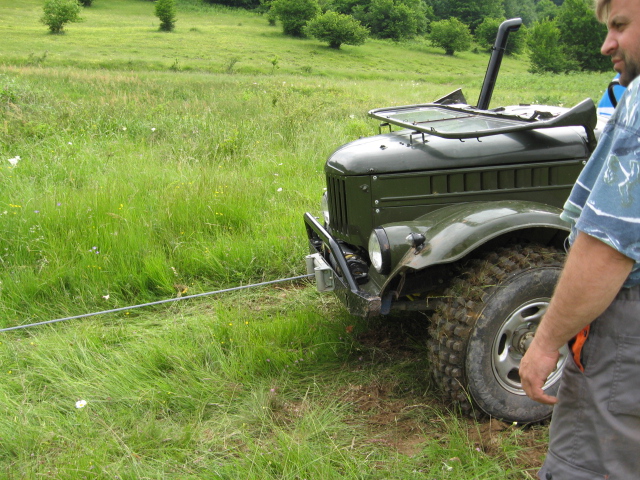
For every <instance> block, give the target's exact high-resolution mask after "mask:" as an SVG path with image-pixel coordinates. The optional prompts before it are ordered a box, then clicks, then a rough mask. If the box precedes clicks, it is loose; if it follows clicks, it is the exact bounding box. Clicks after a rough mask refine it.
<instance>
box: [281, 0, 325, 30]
mask: <svg viewBox="0 0 640 480" xmlns="http://www.w3.org/2000/svg"><path fill="white" fill-rule="evenodd" d="M271 9H272V10H273V13H274V14H275V16H276V17H277V18H278V20H280V23H282V31H283V32H284V34H285V35H291V36H294V37H302V36H304V27H305V26H306V25H307V22H309V20H311V19H312V18H314V17H316V16H317V15H318V13H320V6H319V5H318V0H274V1H273V3H272V4H271Z"/></svg>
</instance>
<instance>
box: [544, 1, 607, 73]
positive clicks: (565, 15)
mask: <svg viewBox="0 0 640 480" xmlns="http://www.w3.org/2000/svg"><path fill="white" fill-rule="evenodd" d="M556 20H557V22H558V23H557V25H558V30H559V31H560V42H561V43H562V45H563V46H564V50H565V52H566V53H567V55H568V56H569V57H570V58H571V59H572V60H574V61H575V62H577V64H578V67H579V68H580V69H582V70H595V71H601V72H605V71H609V70H611V60H610V59H609V57H606V56H604V55H602V54H601V53H600V45H601V44H602V39H603V38H604V37H605V36H606V35H607V27H606V26H605V25H603V24H601V23H600V22H599V21H598V20H597V19H596V16H595V14H594V12H593V7H592V2H591V1H590V0H565V1H564V3H563V4H562V6H561V7H560V9H559V13H558V16H557V17H556Z"/></svg>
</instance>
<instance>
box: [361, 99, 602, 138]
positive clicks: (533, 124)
mask: <svg viewBox="0 0 640 480" xmlns="http://www.w3.org/2000/svg"><path fill="white" fill-rule="evenodd" d="M369 115H370V116H371V117H373V118H375V119H376V120H381V121H382V122H384V123H383V124H382V125H381V126H387V125H396V126H399V127H402V128H408V129H411V130H413V131H414V133H416V134H423V140H424V134H429V135H435V136H437V137H442V138H450V139H458V140H464V139H468V138H480V137H488V136H491V135H499V134H503V133H513V132H521V131H525V130H533V129H540V128H553V127H570V126H580V127H583V128H584V129H585V131H586V133H587V139H588V142H589V145H590V147H593V146H595V143H596V138H595V135H594V133H593V129H594V128H595V126H596V123H597V115H596V109H595V105H594V104H593V101H592V100H591V99H586V100H583V101H582V102H580V103H579V104H578V105H576V106H575V107H573V108H571V109H570V110H567V111H565V112H563V113H559V114H558V113H551V112H539V111H535V112H534V113H533V114H532V115H531V116H529V117H522V116H519V115H513V114H508V113H502V110H501V109H495V110H478V109H477V108H474V107H470V106H468V105H459V106H454V105H442V104H439V103H437V102H436V103H428V104H423V105H408V106H403V107H390V108H378V109H375V110H371V111H370V112H369Z"/></svg>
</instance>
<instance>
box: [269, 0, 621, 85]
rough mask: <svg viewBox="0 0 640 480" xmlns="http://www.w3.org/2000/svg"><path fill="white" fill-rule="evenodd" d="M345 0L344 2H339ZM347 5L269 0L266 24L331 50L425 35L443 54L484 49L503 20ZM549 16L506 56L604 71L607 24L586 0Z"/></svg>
mask: <svg viewBox="0 0 640 480" xmlns="http://www.w3.org/2000/svg"><path fill="white" fill-rule="evenodd" d="M343 1H345V0H343ZM366 1H367V2H368V3H359V4H352V5H351V6H350V8H349V9H347V8H345V7H344V5H343V4H336V5H339V6H341V7H342V9H343V10H345V9H346V10H350V12H351V13H349V14H348V13H345V12H344V11H343V12H341V11H338V10H337V9H332V8H329V9H325V12H324V13H321V12H322V10H323V8H322V7H321V6H320V4H319V2H318V0H268V3H266V4H265V5H266V6H268V10H267V11H266V13H267V17H268V18H269V21H270V23H272V24H274V23H275V21H276V19H277V20H279V21H280V22H281V24H282V28H283V32H284V33H285V34H287V35H293V36H304V35H310V36H313V37H315V38H318V39H320V40H322V41H326V42H328V43H329V45H330V46H331V47H333V48H339V47H340V45H341V44H348V45H360V44H362V43H363V42H364V41H365V39H366V38H367V36H368V35H371V36H373V37H376V38H389V39H393V40H397V41H401V40H405V39H409V38H413V37H416V36H425V37H426V38H428V39H429V40H430V41H431V44H432V45H433V46H436V47H438V48H442V49H444V50H445V53H446V54H447V55H453V54H454V53H455V52H461V51H465V50H468V49H470V48H471V45H472V43H473V42H474V41H475V43H476V44H478V45H479V47H480V48H482V49H485V50H489V49H491V47H492V45H493V41H494V39H495V36H496V33H497V31H498V27H499V25H500V23H501V22H502V21H503V20H504V18H490V17H487V18H484V19H483V20H482V22H480V23H479V24H478V25H476V26H475V28H474V29H473V33H472V29H471V27H470V26H469V25H467V24H465V23H463V22H462V21H460V20H459V19H457V18H456V17H450V18H447V19H444V20H439V21H433V20H431V18H432V16H433V10H432V9H431V8H430V7H429V5H427V4H426V3H424V1H422V0H366ZM553 12H554V17H553V18H552V17H551V16H549V17H546V18H543V19H542V20H538V21H536V22H534V23H533V24H532V25H531V26H530V27H528V28H527V27H525V26H523V27H522V28H521V29H520V30H519V31H518V32H517V33H515V34H512V36H511V37H510V40H509V44H508V46H507V54H514V53H522V52H523V51H524V50H525V49H528V51H529V53H530V59H531V69H530V70H531V72H534V73H537V72H546V71H550V72H554V73H560V72H568V71H572V70H592V71H606V70H609V69H610V68H611V65H610V62H609V60H608V59H607V58H606V57H604V56H602V55H601V54H600V51H599V50H600V48H599V47H600V43H601V41H602V39H604V36H605V35H606V27H605V26H604V25H602V24H600V23H599V22H598V21H597V20H596V18H595V15H594V12H593V9H592V6H591V4H590V2H589V0H565V1H564V3H563V4H562V5H561V6H560V7H558V8H557V9H556V10H553Z"/></svg>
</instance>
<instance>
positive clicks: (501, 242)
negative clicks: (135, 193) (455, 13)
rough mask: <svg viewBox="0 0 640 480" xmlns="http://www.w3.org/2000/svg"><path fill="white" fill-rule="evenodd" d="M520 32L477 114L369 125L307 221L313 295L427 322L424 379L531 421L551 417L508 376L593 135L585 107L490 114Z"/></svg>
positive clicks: (441, 104) (540, 300)
mask: <svg viewBox="0 0 640 480" xmlns="http://www.w3.org/2000/svg"><path fill="white" fill-rule="evenodd" d="M520 24H521V21H520V19H512V20H508V21H506V22H504V23H503V24H502V25H501V26H500V30H499V32H498V36H497V38H496V43H495V45H494V49H493V53H492V55H491V60H490V62H489V67H488V69H487V73H486V76H485V80H484V84H483V87H482V91H481V93H480V97H479V100H478V104H477V106H470V105H468V104H467V102H466V100H465V99H464V96H463V95H462V92H461V91H460V90H457V91H455V92H453V93H451V94H449V95H447V96H445V97H443V98H440V99H439V100H436V101H434V102H433V103H427V104H423V105H410V106H402V107H395V108H382V109H376V110H372V111H371V112H369V114H370V116H372V117H373V118H375V119H377V120H380V122H381V126H380V129H381V133H380V134H379V135H376V136H372V137H368V138H362V139H360V140H356V141H354V142H351V143H349V144H347V145H344V146H342V147H340V148H338V150H336V151H335V152H334V153H333V154H332V155H331V156H330V157H329V159H328V160H327V162H326V166H325V173H326V179H327V191H326V193H325V195H324V199H323V215H322V216H323V218H320V219H317V218H316V217H315V216H313V215H311V214H309V213H306V214H305V216H304V221H305V224H306V228H307V232H308V237H309V243H310V246H311V252H312V253H311V255H309V256H308V257H307V259H306V261H307V268H308V271H309V273H315V277H316V282H317V287H318V289H319V290H321V291H335V293H336V294H338V295H339V296H340V298H341V299H342V300H343V301H344V303H345V304H346V305H347V307H348V309H349V311H350V312H351V313H353V314H356V315H362V316H368V317H370V316H377V315H387V314H389V313H391V312H394V311H401V310H404V311H415V312H424V313H425V314H426V315H425V319H428V320H426V321H428V322H429V323H428V325H429V327H428V328H429V332H430V341H429V352H430V354H429V355H430V365H431V369H432V374H433V377H434V378H435V380H436V382H437V384H438V385H439V387H440V388H441V389H442V391H443V392H444V394H445V395H446V396H447V397H448V398H449V399H450V400H451V401H453V402H455V403H457V404H459V405H460V406H461V407H462V409H463V410H466V411H469V412H470V413H471V411H473V412H480V413H482V412H484V413H485V414H488V415H491V416H493V417H497V418H500V419H503V420H506V421H517V422H536V421H540V420H543V419H545V418H547V417H548V416H549V415H550V414H551V407H549V406H546V405H541V404H538V403H535V402H533V401H531V400H530V399H529V398H528V397H526V396H525V394H524V391H523V390H522V386H521V384H520V377H519V375H518V368H519V364H520V359H521V358H522V355H523V354H524V352H525V350H526V349H527V347H528V345H529V343H530V342H531V339H532V338H533V335H534V334H535V330H536V327H537V325H538V323H539V321H540V319H541V317H542V315H543V314H544V312H545V309H546V308H547V305H548V303H549V299H550V297H551V294H552V292H553V288H554V286H555V284H556V282H557V280H558V275H559V273H560V270H561V266H562V262H563V259H564V243H565V240H566V237H567V234H568V231H569V227H568V225H567V224H565V223H564V222H563V221H562V220H560V218H559V214H560V212H561V207H562V205H563V204H564V202H565V200H566V198H567V197H568V195H569V191H570V189H571V187H572V185H573V183H574V182H575V180H576V177H577V175H578V173H579V172H580V170H581V169H582V167H583V165H584V164H585V162H586V161H587V159H588V158H589V155H590V154H591V152H592V151H593V149H594V147H595V145H596V141H597V137H598V136H599V132H600V130H601V129H600V126H598V116H597V115H596V110H595V106H594V104H593V102H592V101H591V100H590V99H587V100H584V101H583V102H581V103H580V104H578V105H577V106H575V107H573V108H571V109H566V108H561V107H550V106H540V105H518V106H510V107H500V108H492V109H489V102H490V98H491V94H492V91H493V87H494V85H495V80H496V77H497V73H498V70H499V67H500V63H501V59H502V53H503V51H504V47H505V46H506V41H507V37H508V34H509V32H510V31H514V30H517V29H518V28H519V26H520ZM393 127H401V129H399V130H398V129H394V128H393ZM382 130H385V131H386V133H382ZM567 353H568V351H564V352H563V355H562V358H561V359H560V361H559V362H558V368H557V369H556V371H555V372H554V373H553V374H552V375H551V377H550V378H549V379H548V381H547V383H546V386H545V389H546V390H547V391H549V392H551V393H554V392H555V391H556V390H557V387H558V379H559V376H560V373H561V371H562V366H563V363H564V361H565V359H566V358H567Z"/></svg>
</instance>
